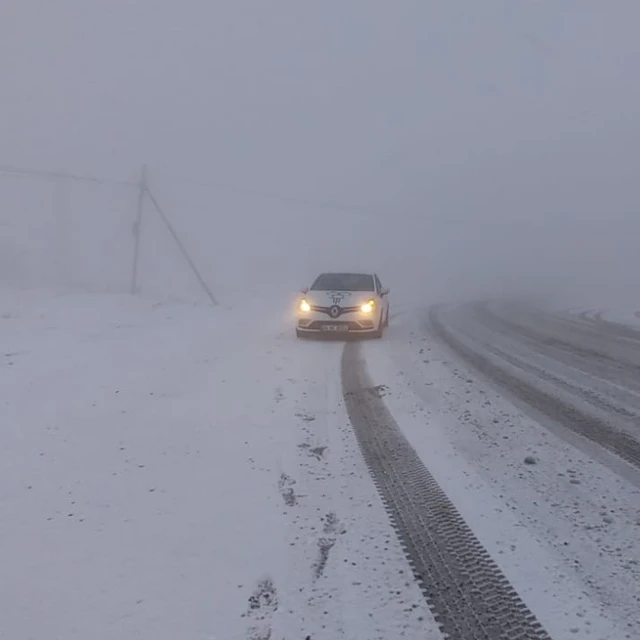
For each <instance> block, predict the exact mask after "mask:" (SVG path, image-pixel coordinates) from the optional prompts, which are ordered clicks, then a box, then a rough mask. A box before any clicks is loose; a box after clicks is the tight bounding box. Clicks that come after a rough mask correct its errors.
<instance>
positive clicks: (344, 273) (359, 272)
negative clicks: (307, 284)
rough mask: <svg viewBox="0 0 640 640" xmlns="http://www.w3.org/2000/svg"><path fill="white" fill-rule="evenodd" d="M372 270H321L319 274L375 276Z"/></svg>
mask: <svg viewBox="0 0 640 640" xmlns="http://www.w3.org/2000/svg"><path fill="white" fill-rule="evenodd" d="M375 275H376V274H375V273H374V272H373V271H323V272H322V273H319V274H318V277H320V276H375Z"/></svg>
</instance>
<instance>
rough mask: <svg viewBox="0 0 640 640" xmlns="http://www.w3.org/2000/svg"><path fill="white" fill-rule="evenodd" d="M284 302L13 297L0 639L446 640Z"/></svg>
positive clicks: (3, 338) (327, 363) (328, 365)
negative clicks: (217, 304) (268, 639)
mask: <svg viewBox="0 0 640 640" xmlns="http://www.w3.org/2000/svg"><path fill="white" fill-rule="evenodd" d="M281 302H282V304H281V306H280V307H278V305H277V304H275V305H274V303H273V299H271V300H270V305H271V306H270V307H268V306H265V305H261V304H260V301H254V302H253V303H252V304H251V305H248V304H247V305H244V306H241V307H237V308H234V309H224V308H213V307H205V306H200V307H198V306H187V305H179V304H153V303H151V302H147V301H144V300H139V299H132V298H128V297H125V296H95V295H93V296H87V295H84V296H83V295H77V294H74V295H70V294H58V295H52V294H49V293H44V292H23V293H17V292H4V293H3V294H2V297H1V298H0V308H1V309H2V313H1V314H0V315H1V319H0V351H1V356H2V362H1V367H0V388H2V430H1V432H0V520H1V521H2V527H0V566H2V574H3V579H2V581H1V586H0V619H1V620H2V623H1V626H0V631H1V633H0V636H1V637H3V638H5V637H6V638H11V639H12V640H13V639H15V640H18V639H22V638H24V639H26V638H30V639H33V640H41V639H42V640H44V639H46V640H50V639H53V638H60V639H64V640H74V639H82V640H85V639H86V638H92V639H96V640H99V639H104V640H107V639H109V640H112V639H113V638H118V639H119V640H125V639H129V638H148V639H150V640H151V639H153V640H160V639H163V638H166V639H167V640H175V639H176V638H193V639H198V638H202V639H207V640H212V639H213V638H216V639H217V640H235V639H238V640H247V639H251V640H254V639H256V640H257V639H259V638H262V637H265V635H264V634H263V635H261V629H264V628H269V627H270V628H272V630H273V636H272V637H273V638H278V640H280V638H296V639H299V638H304V637H306V635H311V637H312V638H313V639H314V640H316V639H322V638H326V639H327V640H329V639H333V638H340V637H344V638H367V639H368V640H369V639H374V638H380V639H381V640H382V639H386V638H399V637H404V638H416V639H417V638H425V637H427V638H430V637H431V638H438V637H439V634H438V632H437V631H435V626H434V624H433V621H432V620H431V617H430V613H429V610H428V609H427V608H426V606H425V604H424V600H423V598H422V595H421V593H420V591H419V589H418V587H417V586H416V585H415V584H414V582H413V579H412V577H411V572H410V569H409V566H408V564H407V562H406V560H405V558H404V555H403V552H402V550H401V548H400V545H399V543H398V542H397V540H396V539H395V537H394V534H393V531H392V529H391V526H390V524H389V522H388V520H387V517H386V515H385V512H384V510H383V508H382V505H381V501H380V499H379V497H378V495H377V493H376V490H375V488H374V486H373V484H372V483H371V481H370V479H369V476H368V472H367V470H366V467H365V466H364V463H363V462H362V460H361V458H360V457H359V455H358V452H357V445H356V443H355V440H354V437H353V435H352V433H351V431H350V429H349V425H348V419H347V417H346V413H345V410H344V408H343V405H342V398H341V392H340V376H339V363H340V352H341V351H340V346H339V345H338V344H313V343H311V344H306V343H305V344H300V343H297V342H295V339H294V338H293V337H292V332H291V330H290V324H289V316H288V313H289V307H288V300H287V298H286V297H283V299H282V301H281ZM269 308H275V309H277V310H278V311H276V312H275V313H271V314H270V313H269V312H268V311H267V312H266V313H265V309H269ZM258 312H259V314H260V317H262V318H266V323H265V325H264V326H262V327H257V326H256V325H255V323H254V322H253V320H254V318H255V317H256V313H258ZM259 593H262V595H263V596H266V595H267V594H272V596H273V600H272V602H271V603H267V602H266V600H264V599H262V600H260V599H258V600H259V602H260V603H261V606H260V607H258V608H251V606H250V602H251V601H252V600H251V599H252V596H254V595H255V594H259ZM276 598H277V607H276V606H275V599H276ZM430 630H431V631H430Z"/></svg>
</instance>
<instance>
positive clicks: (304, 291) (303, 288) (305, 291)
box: [300, 287, 309, 295]
mask: <svg viewBox="0 0 640 640" xmlns="http://www.w3.org/2000/svg"><path fill="white" fill-rule="evenodd" d="M300 291H301V292H302V293H304V294H305V295H306V294H307V293H309V287H302V289H300Z"/></svg>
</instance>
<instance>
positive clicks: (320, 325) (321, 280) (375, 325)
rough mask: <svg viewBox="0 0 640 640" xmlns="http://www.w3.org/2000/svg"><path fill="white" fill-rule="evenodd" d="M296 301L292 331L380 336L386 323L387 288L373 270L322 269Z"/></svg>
mask: <svg viewBox="0 0 640 640" xmlns="http://www.w3.org/2000/svg"><path fill="white" fill-rule="evenodd" d="M302 293H303V294H304V297H303V298H302V299H301V300H299V301H298V306H297V316H298V318H297V319H298V323H297V326H296V335H297V336H298V337H299V338H303V337H308V336H312V335H317V334H330V333H332V334H336V333H339V334H344V335H346V334H349V335H355V334H357V335H365V336H370V337H374V338H381V337H382V333H383V331H384V329H385V328H386V327H388V326H389V299H388V295H389V289H387V288H386V287H383V286H382V284H381V283H380V278H378V276H377V275H376V274H375V273H322V274H320V275H319V276H318V277H317V278H316V279H315V282H314V283H313V284H312V285H311V286H310V287H309V288H307V289H303V290H302Z"/></svg>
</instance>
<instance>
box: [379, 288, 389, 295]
mask: <svg viewBox="0 0 640 640" xmlns="http://www.w3.org/2000/svg"><path fill="white" fill-rule="evenodd" d="M380 295H381V296H387V295H389V287H382V289H380Z"/></svg>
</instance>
